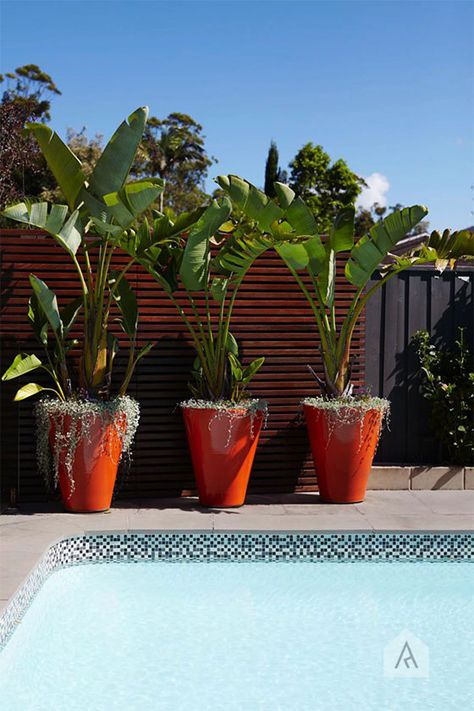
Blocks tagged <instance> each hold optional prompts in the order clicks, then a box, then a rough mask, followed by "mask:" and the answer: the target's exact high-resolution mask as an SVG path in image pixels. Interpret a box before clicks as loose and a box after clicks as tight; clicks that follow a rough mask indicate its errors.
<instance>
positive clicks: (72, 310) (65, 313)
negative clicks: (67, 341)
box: [60, 296, 84, 336]
mask: <svg viewBox="0 0 474 711" xmlns="http://www.w3.org/2000/svg"><path fill="white" fill-rule="evenodd" d="M83 304H84V299H83V297H82V296H78V297H77V299H74V300H73V301H70V302H69V304H66V306H64V308H63V309H61V312H60V316H61V321H62V323H63V328H64V335H65V336H67V334H68V333H69V331H70V330H71V328H72V326H73V324H74V321H75V320H76V318H77V315H78V313H79V311H80V310H81V309H82V306H83Z"/></svg>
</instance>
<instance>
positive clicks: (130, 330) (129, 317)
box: [109, 271, 138, 338]
mask: <svg viewBox="0 0 474 711" xmlns="http://www.w3.org/2000/svg"><path fill="white" fill-rule="evenodd" d="M119 274H120V272H115V271H114V272H111V273H110V280H109V284H110V288H111V289H112V295H113V298H114V300H115V303H116V304H117V306H118V307H119V309H120V313H121V315H122V318H121V319H120V323H121V326H122V328H123V330H124V331H125V333H126V334H127V336H129V337H130V338H134V337H135V334H136V332H137V325H138V306H137V297H136V296H135V293H134V291H133V290H132V288H131V286H130V284H129V283H128V281H127V280H126V278H125V277H122V278H121V279H120V280H118V277H119ZM117 280H118V281H117Z"/></svg>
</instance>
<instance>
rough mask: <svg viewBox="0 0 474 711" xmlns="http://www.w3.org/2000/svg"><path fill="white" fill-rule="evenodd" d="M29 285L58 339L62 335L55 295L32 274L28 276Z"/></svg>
mask: <svg viewBox="0 0 474 711" xmlns="http://www.w3.org/2000/svg"><path fill="white" fill-rule="evenodd" d="M30 284H31V287H32V289H33V291H34V293H35V295H36V298H37V299H38V304H39V306H40V307H41V309H42V311H43V313H44V315H45V316H46V318H47V319H48V323H49V325H50V326H51V328H52V329H53V331H54V332H55V333H56V335H57V336H58V337H62V335H63V322H62V321H61V316H60V314H59V309H58V301H57V299H56V294H55V293H54V291H51V289H50V288H49V287H48V286H47V285H46V284H45V283H44V281H42V280H41V279H38V277H37V276H35V275H34V274H30Z"/></svg>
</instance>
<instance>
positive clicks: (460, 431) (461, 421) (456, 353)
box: [412, 328, 474, 464]
mask: <svg viewBox="0 0 474 711" xmlns="http://www.w3.org/2000/svg"><path fill="white" fill-rule="evenodd" d="M412 342H413V344H414V346H415V348H416V351H417V353H418V358H419V360H420V365H421V371H420V378H421V385H420V392H421V394H422V395H423V397H424V398H426V399H427V400H429V401H430V402H431V427H432V430H433V433H434V435H435V436H436V437H437V438H438V440H439V442H440V444H441V447H442V454H443V456H444V457H445V458H447V459H448V460H449V462H450V463H452V464H470V463H472V461H473V455H474V427H473V407H474V364H473V359H472V354H471V352H470V351H469V349H468V348H467V346H466V344H465V338H464V330H463V329H462V328H460V329H459V336H458V340H457V341H456V344H455V347H454V348H453V349H448V348H438V347H436V346H435V345H434V344H433V342H432V340H431V338H430V336H429V334H428V333H427V332H426V331H418V332H417V333H415V335H414V336H413V339H412Z"/></svg>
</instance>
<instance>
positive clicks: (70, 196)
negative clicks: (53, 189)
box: [26, 123, 86, 210]
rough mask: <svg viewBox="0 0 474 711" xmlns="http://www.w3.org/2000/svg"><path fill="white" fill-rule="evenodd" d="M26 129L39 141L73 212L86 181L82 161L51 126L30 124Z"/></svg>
mask: <svg viewBox="0 0 474 711" xmlns="http://www.w3.org/2000/svg"><path fill="white" fill-rule="evenodd" d="M26 129H27V131H30V132H31V133H33V135H34V136H35V138H36V140H37V141H38V143H39V145H40V148H41V152H42V153H43V156H44V157H45V160H46V162H47V164H48V166H49V169H50V170H51V172H52V174H53V175H54V177H55V178H56V180H57V183H58V185H59V187H60V188H61V192H62V193H63V195H64V197H65V198H66V200H67V202H68V205H69V207H70V209H71V210H73V209H74V208H75V207H76V205H77V198H78V196H79V192H80V191H81V188H82V187H83V185H84V182H85V180H86V176H85V175H84V173H83V172H82V164H81V161H80V160H79V159H78V158H77V157H76V156H75V155H74V153H73V152H72V151H71V150H70V148H68V146H67V145H66V144H65V143H64V142H63V141H62V140H61V139H60V138H59V136H58V134H57V133H55V132H54V131H53V130H52V129H51V128H50V127H49V126H46V125H45V124H43V123H28V124H27V125H26Z"/></svg>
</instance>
